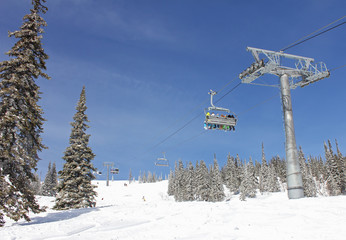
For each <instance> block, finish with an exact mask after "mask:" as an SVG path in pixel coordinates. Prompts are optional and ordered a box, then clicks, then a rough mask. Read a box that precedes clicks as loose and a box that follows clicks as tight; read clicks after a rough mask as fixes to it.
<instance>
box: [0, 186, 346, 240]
mask: <svg viewBox="0 0 346 240" xmlns="http://www.w3.org/2000/svg"><path fill="white" fill-rule="evenodd" d="M96 183H97V185H98V188H97V191H98V198H97V206H96V207H95V208H88V209H76V210H69V211H54V210H51V209H50V208H49V209H48V210H47V212H45V213H41V214H38V215H31V217H32V221H31V222H25V221H24V220H21V221H19V222H17V223H16V222H13V221H11V220H9V219H6V221H7V223H6V225H5V227H3V228H0V239H1V240H7V239H12V240H14V239H54V240H57V239H92V240H95V239H101V240H107V239H114V240H124V239H134V240H138V239H150V240H152V239H160V240H165V239H198V240H200V239H208V240H209V239H217V240H220V239H227V240H230V239H239V240H242V239H254V240H258V239H265V240H270V239H273V240H274V239H275V240H278V239H280V240H282V239H302V240H308V239H313V240H318V239H328V240H337V239H340V240H341V239H342V240H344V239H345V236H346V196H338V197H320V198H305V199H297V200H288V199H287V195H286V193H275V194H269V195H259V196H258V197H257V198H256V199H247V201H245V202H242V201H240V200H239V198H238V196H232V197H231V198H230V200H229V201H224V202H218V203H208V202H181V203H180V202H175V201H174V199H173V198H171V197H168V196H167V193H166V192H167V181H163V182H159V183H146V184H138V183H132V184H130V185H128V186H124V183H125V181H114V182H110V186H109V187H106V182H105V181H95V184H96ZM143 197H144V198H145V201H144V200H143ZM53 200H54V198H51V197H39V201H40V203H41V204H42V205H46V206H48V207H52V206H53V204H54V202H53Z"/></svg>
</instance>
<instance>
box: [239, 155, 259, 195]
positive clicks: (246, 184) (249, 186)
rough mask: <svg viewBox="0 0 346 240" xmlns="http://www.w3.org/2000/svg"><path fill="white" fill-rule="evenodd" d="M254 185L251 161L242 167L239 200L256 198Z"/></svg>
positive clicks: (253, 169)
mask: <svg viewBox="0 0 346 240" xmlns="http://www.w3.org/2000/svg"><path fill="white" fill-rule="evenodd" d="M256 185H257V179H256V177H255V168H254V166H253V163H252V161H249V163H248V164H244V165H243V180H242V182H241V184H240V188H239V190H240V196H239V199H240V200H242V201H245V199H246V198H247V197H249V198H255V197H256Z"/></svg>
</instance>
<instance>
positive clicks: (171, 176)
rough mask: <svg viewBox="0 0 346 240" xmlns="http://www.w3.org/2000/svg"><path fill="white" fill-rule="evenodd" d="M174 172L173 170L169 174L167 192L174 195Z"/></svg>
mask: <svg viewBox="0 0 346 240" xmlns="http://www.w3.org/2000/svg"><path fill="white" fill-rule="evenodd" d="M174 179H175V177H174V174H173V171H172V170H171V171H170V172H169V175H168V190H167V194H168V196H173V195H174Z"/></svg>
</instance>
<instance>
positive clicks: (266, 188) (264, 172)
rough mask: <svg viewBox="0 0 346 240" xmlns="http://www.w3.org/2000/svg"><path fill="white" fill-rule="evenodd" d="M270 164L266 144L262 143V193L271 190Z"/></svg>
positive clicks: (260, 185) (260, 187) (260, 179)
mask: <svg viewBox="0 0 346 240" xmlns="http://www.w3.org/2000/svg"><path fill="white" fill-rule="evenodd" d="M268 176H269V166H268V164H267V160H266V157H265V154H264V146H263V143H262V164H261V169H260V174H259V190H260V192H261V193H264V192H269V178H268Z"/></svg>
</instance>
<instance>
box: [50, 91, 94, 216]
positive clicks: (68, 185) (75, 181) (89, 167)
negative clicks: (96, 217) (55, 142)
mask: <svg viewBox="0 0 346 240" xmlns="http://www.w3.org/2000/svg"><path fill="white" fill-rule="evenodd" d="M86 109H87V107H86V98H85V87H83V89H82V92H81V94H80V99H79V102H78V104H77V107H76V110H77V112H76V114H75V115H74V117H73V120H74V122H72V123H71V126H72V130H71V135H70V146H69V147H67V148H66V151H65V155H64V157H63V159H64V160H65V161H66V162H65V164H64V167H63V170H62V171H60V172H59V174H60V179H61V181H60V182H59V185H58V191H57V198H56V202H55V206H54V209H61V210H64V209H71V208H87V207H94V206H95V204H96V201H95V196H96V192H95V191H94V188H96V186H94V185H92V184H91V180H93V179H95V176H94V175H93V171H96V169H95V168H94V166H93V164H92V163H91V161H92V160H93V159H94V157H95V155H94V154H93V152H92V150H91V148H90V147H89V146H88V144H89V137H90V135H88V134H86V133H85V131H86V129H87V128H88V127H89V126H88V125H87V124H86V123H87V122H88V117H87V115H86V114H85V111H86Z"/></svg>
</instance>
